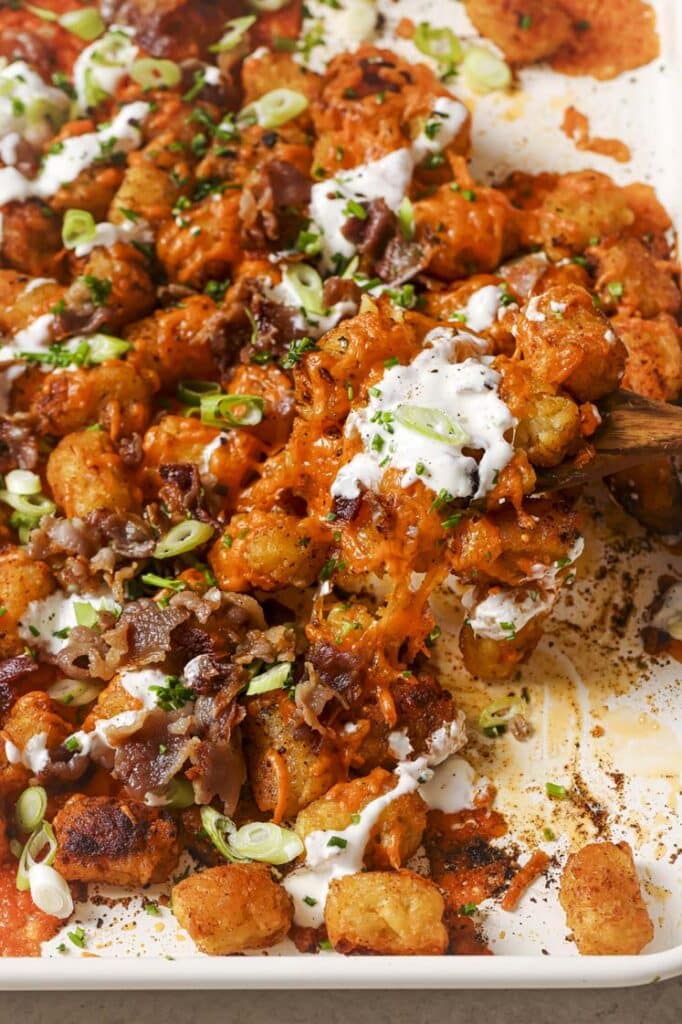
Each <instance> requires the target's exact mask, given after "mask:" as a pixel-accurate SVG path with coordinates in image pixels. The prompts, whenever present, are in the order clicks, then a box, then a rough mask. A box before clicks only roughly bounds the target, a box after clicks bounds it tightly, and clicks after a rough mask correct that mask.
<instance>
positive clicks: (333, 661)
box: [308, 643, 362, 704]
mask: <svg viewBox="0 0 682 1024" xmlns="http://www.w3.org/2000/svg"><path fill="white" fill-rule="evenodd" d="M308 661H309V662H310V665H311V666H312V668H313V670H314V671H315V673H316V675H317V677H318V678H319V680H320V681H321V682H322V683H324V684H325V685H326V686H329V687H330V688H331V689H332V690H334V691H335V692H336V693H338V694H341V695H342V696H343V697H344V699H345V700H346V701H347V703H348V704H353V703H354V702H355V701H356V700H357V699H358V698H359V697H360V694H361V692H362V660H361V658H360V656H359V655H358V654H356V653H354V652H353V651H341V650H339V649H338V647H332V645H331V644H326V643H315V644H312V646H311V647H310V649H309V651H308Z"/></svg>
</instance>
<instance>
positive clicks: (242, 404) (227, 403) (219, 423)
mask: <svg viewBox="0 0 682 1024" xmlns="http://www.w3.org/2000/svg"><path fill="white" fill-rule="evenodd" d="M199 406H200V408H201V422H202V423H205V424H206V426H208V427H255V426H256V424H257V423H260V421H261V420H262V419H263V410H264V408H265V402H264V401H263V399H262V398H261V397H260V395H223V394H220V393H219V394H217V395H214V394H211V395H202V396H201V399H200V402H199Z"/></svg>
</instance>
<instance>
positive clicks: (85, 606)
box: [73, 601, 99, 629]
mask: <svg viewBox="0 0 682 1024" xmlns="http://www.w3.org/2000/svg"><path fill="white" fill-rule="evenodd" d="M73 612H74V615H75V616H76V622H77V623H78V625H79V626H88V627H89V628H90V629H92V627H93V626H96V625H97V624H98V623H99V612H98V611H97V609H96V608H95V606H94V605H92V604H90V602H89V601H74V602H73Z"/></svg>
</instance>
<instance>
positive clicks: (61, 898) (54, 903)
mask: <svg viewBox="0 0 682 1024" xmlns="http://www.w3.org/2000/svg"><path fill="white" fill-rule="evenodd" d="M28 883H29V888H30V890H31V899H32V900H33V903H34V904H35V905H36V907H38V909H39V910H42V911H43V913H44V914H49V915H50V916H51V917H58V918H60V919H61V920H65V919H66V918H67V917H70V916H71V914H72V913H73V897H72V896H71V890H70V889H69V885H68V882H67V881H66V879H64V878H62V876H61V875H60V874H59V872H58V871H55V869H54V868H53V867H51V866H50V865H49V864H45V863H44V862H43V863H40V864H34V865H33V867H32V868H31V870H30V871H29V873H28Z"/></svg>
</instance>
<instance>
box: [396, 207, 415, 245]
mask: <svg viewBox="0 0 682 1024" xmlns="http://www.w3.org/2000/svg"><path fill="white" fill-rule="evenodd" d="M398 221H399V223H400V230H401V231H402V233H403V238H406V239H407V240H408V241H410V240H411V239H412V238H414V207H413V206H412V203H411V202H410V200H409V199H408V198H407V196H405V197H404V199H403V200H402V202H401V204H400V206H399V207H398Z"/></svg>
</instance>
